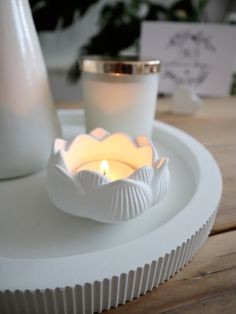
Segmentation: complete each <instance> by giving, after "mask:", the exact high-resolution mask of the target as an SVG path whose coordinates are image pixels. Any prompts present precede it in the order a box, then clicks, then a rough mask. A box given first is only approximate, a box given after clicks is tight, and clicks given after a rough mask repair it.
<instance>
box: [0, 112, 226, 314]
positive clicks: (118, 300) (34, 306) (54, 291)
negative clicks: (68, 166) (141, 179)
mask: <svg viewBox="0 0 236 314" xmlns="http://www.w3.org/2000/svg"><path fill="white" fill-rule="evenodd" d="M59 116H60V120H61V123H62V126H63V132H64V137H65V138H67V139H69V138H72V137H74V136H75V135H76V134H77V133H79V132H82V131H83V130H84V128H83V112H82V111H80V110H69V111H66V110H64V111H60V112H59ZM153 141H154V144H155V145H156V146H157V150H158V152H159V154H160V156H169V157H170V175H171V186H170V189H169V191H168V193H167V196H166V197H165V199H164V200H163V201H162V202H161V203H160V204H158V205H157V206H154V207H153V208H151V209H149V210H148V211H147V212H146V213H145V214H143V215H141V216H140V217H138V218H136V219H134V220H132V221H128V222H124V223H121V224H115V225H112V224H102V223H97V222H94V221H90V220H86V219H82V218H77V217H74V216H70V215H67V214H65V213H63V212H62V211H60V210H58V209H57V208H56V207H55V206H54V205H53V204H52V203H51V202H50V201H49V199H48V196H47V192H46V186H45V184H46V176H45V172H41V173H38V174H35V175H32V176H28V177H24V178H19V179H16V180H8V181H1V182H0V200H1V205H0V209H1V210H0V291H1V292H0V313H2V314H5V313H10V314H14V313H20V314H24V313H37V314H41V313H45V314H46V313H47V314H48V313H50V314H54V313H55V314H58V313H70V314H77V313H93V312H100V311H102V310H103V309H109V308H111V307H116V306H117V305H118V304H122V303H125V302H126V301H127V300H132V299H133V298H136V297H138V296H139V295H140V294H144V293H146V292H147V291H148V290H151V289H152V288H153V287H157V286H158V285H159V284H161V283H163V282H164V281H165V280H167V279H169V278H170V277H171V276H172V275H174V274H175V273H176V272H177V271H178V270H180V269H181V268H182V267H183V266H184V265H185V264H186V263H187V262H188V261H190V260H191V259H192V257H193V256H194V255H195V254H196V252H197V251H198V250H199V248H200V247H201V246H202V244H203V243H204V241H205V240H206V239H207V237H208V234H209V232H210V230H211V227H212V225H213V223H214V218H215V215H216V211H217V208H218V204H219V201H220V197H221V193H222V181H221V174H220V171H219V168H218V166H217V164H216V162H215V160H214V159H213V157H212V156H211V155H210V153H209V152H208V151H207V150H206V149H205V148H204V147H203V146H202V145H201V144H199V143H198V142H197V141H196V140H194V139H193V138H192V137H190V136H189V135H187V134H185V133H184V132H182V131H180V130H178V129H176V128H173V127H171V126H169V125H167V124H164V123H161V122H155V125H154V131H153Z"/></svg>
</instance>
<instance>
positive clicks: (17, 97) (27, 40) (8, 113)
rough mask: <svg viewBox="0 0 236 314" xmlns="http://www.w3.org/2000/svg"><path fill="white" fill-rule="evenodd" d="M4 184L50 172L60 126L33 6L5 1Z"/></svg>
mask: <svg viewBox="0 0 236 314" xmlns="http://www.w3.org/2000/svg"><path fill="white" fill-rule="evenodd" d="M0 39H1V44H0V179H5V178H13V177H18V176H23V175H27V174H30V173H33V172H36V171H39V170H41V169H42V168H44V167H45V166H46V163H47V160H48V157H49V155H50V150H51V145H52V142H53V139H54V138H55V137H57V136H58V134H59V133H60V132H59V129H60V128H59V123H58V119H57V115H56V111H55V109H54V107H53V102H52V97H51V93H50V90H49V85H48V78H47V72H46V68H45V64H44V60H43V57H42V52H41V48H40V45H39V41H38V37H37V33H36V30H35V27H34V23H33V20H32V15H31V11H30V7H29V3H28V0H1V1H0Z"/></svg>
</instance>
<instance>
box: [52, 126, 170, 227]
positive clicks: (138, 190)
mask: <svg viewBox="0 0 236 314" xmlns="http://www.w3.org/2000/svg"><path fill="white" fill-rule="evenodd" d="M168 161H169V160H168V158H161V159H159V157H158V154H157V151H156V149H155V147H154V146H153V144H152V143H151V142H150V141H149V139H148V138H147V137H145V136H139V137H137V138H136V139H134V140H132V139H131V138H130V137H129V136H128V135H126V134H123V133H114V134H110V133H108V132H107V131H105V130H103V129H95V130H93V131H92V132H91V133H90V134H81V135H78V136H77V137H76V138H75V139H74V140H73V141H72V142H71V143H69V144H68V143H67V142H66V141H64V140H62V139H56V140H55V143H54V147H53V152H52V155H51V157H50V159H49V163H48V173H47V181H48V192H49V196H50V199H51V200H52V202H53V203H54V204H55V205H56V206H58V207H59V208H60V209H62V210H63V211H65V212H67V213H70V214H72V215H76V216H80V217H86V218H90V219H93V220H97V221H101V222H121V221H124V220H129V219H132V218H135V217H136V216H138V215H140V214H141V213H143V212H144V211H145V210H147V209H148V208H149V207H150V206H152V205H154V204H156V203H158V202H159V201H160V200H161V199H162V198H163V196H164V194H165V193H166V191H167V189H168V185H169V170H168Z"/></svg>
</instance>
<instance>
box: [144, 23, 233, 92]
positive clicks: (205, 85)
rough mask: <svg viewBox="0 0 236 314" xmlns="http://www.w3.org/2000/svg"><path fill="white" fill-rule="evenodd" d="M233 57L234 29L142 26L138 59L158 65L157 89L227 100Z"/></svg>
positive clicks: (214, 26)
mask: <svg viewBox="0 0 236 314" xmlns="http://www.w3.org/2000/svg"><path fill="white" fill-rule="evenodd" d="M235 55H236V30H235V27H232V26H228V25H223V24H206V23H205V24H204V23H180V22H178V23H177V22H149V21H146V22H143V24H142V33H141V56H142V57H154V56H155V57H156V58H158V59H159V60H160V61H161V72H160V88H159V91H160V92H161V93H164V94H172V93H173V92H174V91H175V89H176V87H177V86H179V85H187V86H189V87H191V88H192V90H193V91H194V92H195V93H198V94H200V95H207V96H227V95H228V94H229V91H230V86H231V82H232V73H233V64H234V58H235Z"/></svg>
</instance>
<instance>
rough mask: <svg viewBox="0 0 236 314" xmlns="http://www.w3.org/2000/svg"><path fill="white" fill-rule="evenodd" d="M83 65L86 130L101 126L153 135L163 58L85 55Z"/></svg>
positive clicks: (135, 134) (115, 130)
mask: <svg viewBox="0 0 236 314" xmlns="http://www.w3.org/2000/svg"><path fill="white" fill-rule="evenodd" d="M80 66H81V70H82V91H83V99H84V105H85V107H84V108H85V126H86V130H87V132H90V131H91V130H93V129H94V128H97V127H102V128H104V129H106V130H108V131H109V132H110V133H114V132H124V133H127V134H129V136H131V137H135V136H138V135H140V134H145V135H147V136H151V131H152V126H153V120H154V115H155V109H156V100H157V93H158V84H159V71H160V61H158V60H150V59H138V58H131V57H122V58H117V59H114V58H113V59H112V58H109V57H96V56H84V57H83V58H82V59H81V62H80Z"/></svg>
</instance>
